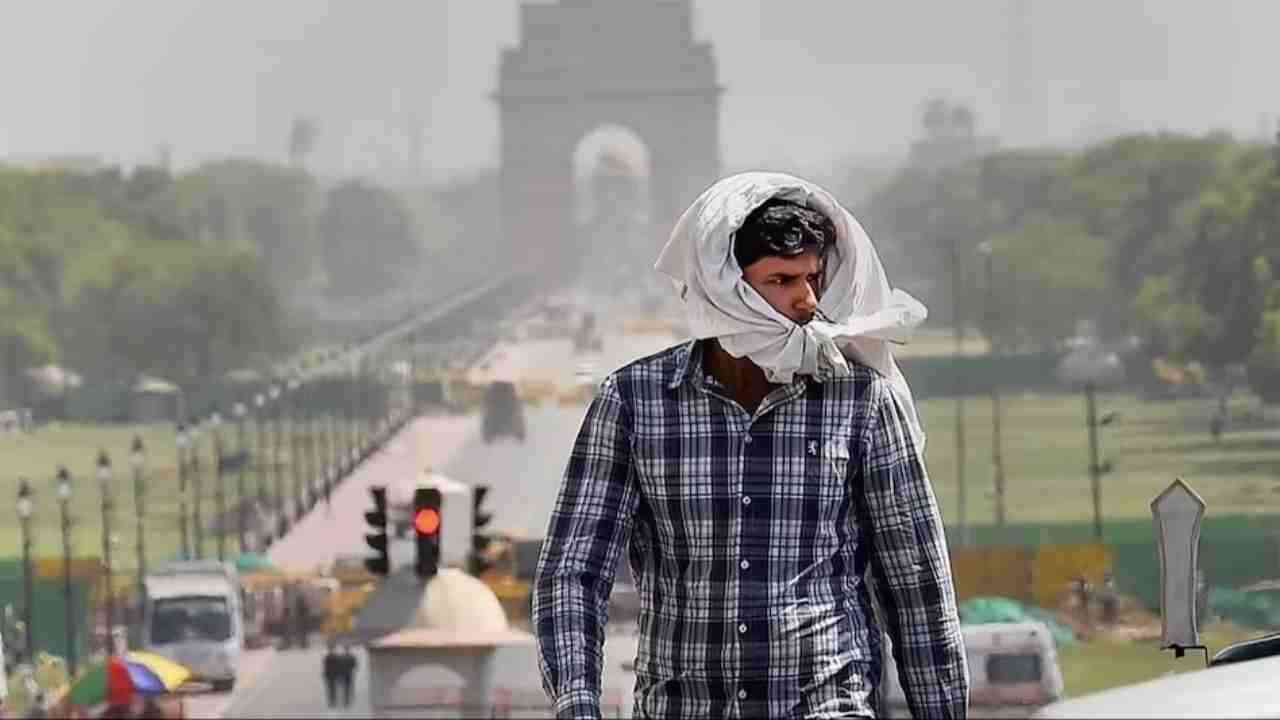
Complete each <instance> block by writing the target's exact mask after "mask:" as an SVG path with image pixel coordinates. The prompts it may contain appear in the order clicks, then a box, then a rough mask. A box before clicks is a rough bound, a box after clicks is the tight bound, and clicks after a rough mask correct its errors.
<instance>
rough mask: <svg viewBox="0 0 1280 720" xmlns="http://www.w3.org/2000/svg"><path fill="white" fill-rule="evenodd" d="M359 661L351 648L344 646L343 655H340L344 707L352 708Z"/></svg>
mask: <svg viewBox="0 0 1280 720" xmlns="http://www.w3.org/2000/svg"><path fill="white" fill-rule="evenodd" d="M357 665H359V661H358V660H356V656H355V655H354V654H352V652H351V647H350V646H348V645H343V646H342V650H341V653H340V654H339V655H338V671H339V675H338V679H339V681H340V682H341V684H342V707H347V708H349V707H351V696H352V695H353V694H354V689H355V681H356V666H357Z"/></svg>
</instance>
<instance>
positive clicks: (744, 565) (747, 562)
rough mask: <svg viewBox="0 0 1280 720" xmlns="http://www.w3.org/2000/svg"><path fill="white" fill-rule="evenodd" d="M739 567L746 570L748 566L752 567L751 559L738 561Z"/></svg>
mask: <svg viewBox="0 0 1280 720" xmlns="http://www.w3.org/2000/svg"><path fill="white" fill-rule="evenodd" d="M738 567H740V568H742V569H743V570H746V569H747V568H749V567H751V561H750V560H743V561H742V562H740V563H738Z"/></svg>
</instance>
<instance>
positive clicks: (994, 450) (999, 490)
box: [978, 240, 1006, 526]
mask: <svg viewBox="0 0 1280 720" xmlns="http://www.w3.org/2000/svg"><path fill="white" fill-rule="evenodd" d="M978 253H979V254H981V255H982V256H983V258H984V260H985V261H986V262H985V265H986V285H987V298H986V300H987V307H986V313H985V315H986V323H985V324H986V326H987V332H986V334H987V343H988V349H987V353H988V357H990V358H993V359H994V358H995V357H996V355H997V353H996V342H995V334H996V298H995V267H994V266H995V251H994V248H993V247H992V245H991V241H990V240H987V241H986V242H983V243H982V244H981V245H979V246H978ZM1002 415H1003V412H1002V410H1001V407H1000V386H999V384H998V383H997V382H996V379H995V377H994V376H993V377H992V380H991V471H992V476H993V477H992V484H993V485H994V487H995V493H996V525H1000V526H1003V525H1004V524H1005V520H1006V516H1005V512H1006V503H1005V482H1004V448H1003V445H1004V443H1003V440H1002V438H1001V434H1000V422H1001V420H1002V417H1001V416H1002Z"/></svg>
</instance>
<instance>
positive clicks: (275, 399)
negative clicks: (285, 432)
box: [267, 385, 288, 538]
mask: <svg viewBox="0 0 1280 720" xmlns="http://www.w3.org/2000/svg"><path fill="white" fill-rule="evenodd" d="M267 396H268V397H270V398H271V406H272V409H271V421H272V422H271V465H270V466H271V487H272V490H274V491H275V496H276V537H278V538H280V537H284V533H285V530H286V529H288V521H287V519H286V516H285V507H284V483H283V481H282V478H281V477H280V464H279V463H280V412H281V408H280V402H279V401H280V386H279V385H272V386H271V388H270V389H269V390H268V391H267Z"/></svg>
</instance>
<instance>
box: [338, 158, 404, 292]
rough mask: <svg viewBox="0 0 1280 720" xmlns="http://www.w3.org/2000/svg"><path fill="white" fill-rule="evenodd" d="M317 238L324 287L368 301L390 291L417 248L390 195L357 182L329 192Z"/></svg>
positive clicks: (395, 199)
mask: <svg viewBox="0 0 1280 720" xmlns="http://www.w3.org/2000/svg"><path fill="white" fill-rule="evenodd" d="M319 234H320V242H321V247H322V248H323V251H324V264H325V269H326V271H327V274H328V277H329V288H330V290H331V292H333V293H334V294H335V295H338V296H370V295H377V294H378V293H379V292H380V291H381V290H383V289H385V288H388V287H395V286H396V285H397V283H398V281H399V280H400V279H401V276H402V271H403V270H405V269H411V268H415V267H417V262H418V260H419V257H420V253H421V243H420V242H419V240H418V238H417V236H416V233H415V232H414V224H413V219H412V218H411V217H410V215H409V211H408V210H407V209H406V207H405V205H404V203H403V202H402V201H401V199H400V198H399V197H398V196H397V195H395V194H394V193H392V192H390V191H389V190H386V189H384V188H381V187H378V186H376V185H371V184H367V183H364V182H362V181H359V180H352V181H347V182H344V183H342V184H340V185H338V186H336V187H334V188H333V189H332V190H330V191H329V192H328V194H327V196H326V198H325V207H324V210H323V212H322V213H321V216H320V221H319Z"/></svg>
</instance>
